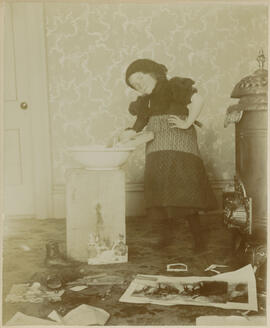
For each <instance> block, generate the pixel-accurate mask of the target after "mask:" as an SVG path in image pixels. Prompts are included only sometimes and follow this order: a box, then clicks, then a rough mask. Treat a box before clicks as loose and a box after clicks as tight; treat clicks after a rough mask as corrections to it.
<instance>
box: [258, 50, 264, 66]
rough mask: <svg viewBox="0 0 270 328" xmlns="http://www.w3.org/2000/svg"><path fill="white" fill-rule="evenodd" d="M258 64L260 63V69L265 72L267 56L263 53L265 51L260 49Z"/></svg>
mask: <svg viewBox="0 0 270 328" xmlns="http://www.w3.org/2000/svg"><path fill="white" fill-rule="evenodd" d="M257 62H258V63H259V68H260V69H261V70H263V67H264V63H265V56H264V53H263V49H260V51H259V56H258V57H257Z"/></svg>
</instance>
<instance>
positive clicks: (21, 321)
mask: <svg viewBox="0 0 270 328" xmlns="http://www.w3.org/2000/svg"><path fill="white" fill-rule="evenodd" d="M51 325H52V326H59V323H57V322H54V321H50V320H45V319H40V318H36V317H32V316H29V315H26V314H24V313H21V312H17V313H16V314H15V315H14V316H13V317H12V318H11V319H10V320H9V321H8V322H7V323H6V326H51Z"/></svg>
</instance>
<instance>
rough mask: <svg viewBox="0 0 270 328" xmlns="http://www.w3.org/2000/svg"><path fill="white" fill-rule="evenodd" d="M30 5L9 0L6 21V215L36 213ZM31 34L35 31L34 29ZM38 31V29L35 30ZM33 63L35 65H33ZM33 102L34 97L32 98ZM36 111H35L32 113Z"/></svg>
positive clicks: (23, 215) (25, 215) (32, 215)
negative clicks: (11, 2)
mask: <svg viewBox="0 0 270 328" xmlns="http://www.w3.org/2000/svg"><path fill="white" fill-rule="evenodd" d="M28 17H29V5H28V6H27V5H25V4H23V3H13V4H7V3H6V8H5V25H4V180H5V188H4V206H5V215H6V216H16V217H18V216H19V217H28V218H31V217H35V216H36V209H35V203H36V202H35V198H34V188H35V186H36V184H35V176H34V173H35V171H36V170H35V169H36V168H35V167H34V156H37V155H38V154H37V153H36V154H34V141H33V140H34V138H35V137H36V138H38V137H39V136H35V135H34V134H33V128H32V125H33V124H32V123H35V122H32V120H33V117H34V115H33V110H34V109H35V108H33V106H31V99H32V98H33V97H31V94H30V93H31V87H30V86H31V83H33V82H32V81H30V79H31V73H32V71H33V70H32V69H31V66H30V65H31V64H32V63H31V52H32V50H33V49H31V42H29V21H28ZM30 34H32V32H31V31H30ZM33 34H34V33H33ZM32 66H33V65H32ZM32 103H33V101H32ZM31 111H32V113H31Z"/></svg>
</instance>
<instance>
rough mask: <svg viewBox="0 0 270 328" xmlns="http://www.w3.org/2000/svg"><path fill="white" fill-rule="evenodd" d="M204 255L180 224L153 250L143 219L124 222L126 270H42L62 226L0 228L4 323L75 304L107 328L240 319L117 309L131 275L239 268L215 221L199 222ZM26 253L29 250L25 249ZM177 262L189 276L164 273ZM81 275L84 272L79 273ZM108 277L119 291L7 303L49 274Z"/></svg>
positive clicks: (184, 309) (154, 227)
mask: <svg viewBox="0 0 270 328" xmlns="http://www.w3.org/2000/svg"><path fill="white" fill-rule="evenodd" d="M202 225H203V233H204V235H205V239H206V240H207V243H208V246H207V252H206V253H204V254H203V255H202V254H198V255H196V254H194V252H193V250H192V240H191V235H190V233H189V229H188V226H187V225H186V224H185V222H183V221H182V222H179V225H178V226H177V229H175V234H174V236H172V241H173V244H172V245H171V246H169V247H167V248H166V249H163V250H160V249H159V248H157V247H156V245H157V240H158V235H159V226H158V224H157V222H150V221H148V220H145V218H144V217H136V218H127V244H128V246H129V262H128V263H125V264H113V265H101V266H88V265H86V264H79V265H76V266H73V267H71V268H64V269H57V268H54V269H50V268H47V267H46V266H45V264H44V259H45V245H46V243H47V242H48V241H49V240H51V239H53V240H56V241H58V242H59V243H60V248H61V251H62V252H63V253H65V220H30V219H29V220H10V221H7V222H6V223H4V241H3V323H5V322H6V321H7V320H9V319H10V318H11V317H12V316H13V315H14V314H15V313H16V312H17V311H20V312H23V313H25V314H27V315H33V316H36V317H39V318H47V315H48V314H49V313H50V312H51V311H52V310H57V311H59V313H61V314H63V315H64V314H65V313H67V312H68V311H70V310H71V309H73V308H75V307H76V306H78V305H80V304H83V303H84V304H89V305H93V306H96V307H100V308H102V309H104V310H106V311H107V312H109V313H110V315H111V316H110V319H109V321H108V322H107V325H140V326H144V325H177V326H179V325H181V326H182V325H195V319H196V317H198V316H201V315H239V312H237V311H236V310H233V311H232V310H222V309H218V308H214V307H201V306H180V305H178V306H168V307H165V306H158V305H150V304H149V305H148V304H128V303H120V302H119V298H120V297H121V295H122V294H123V293H124V291H125V290H126V288H127V287H128V285H129V283H130V282H131V281H132V279H133V278H134V277H135V275H136V274H138V273H140V274H163V275H174V276H177V275H178V276H184V275H188V276H191V275H205V276H210V275H213V274H212V273H210V272H205V271H204V269H205V268H206V267H208V266H209V265H210V264H213V263H215V264H227V265H228V266H229V267H228V269H227V270H224V271H223V272H226V271H232V270H234V269H236V268H238V267H240V266H241V265H242V264H241V263H240V262H239V261H238V260H236V259H235V258H234V257H232V255H231V254H232V252H231V233H230V232H229V231H228V230H227V229H226V228H225V227H224V225H223V223H222V219H221V217H219V216H215V215H211V216H204V217H202ZM27 247H29V248H27ZM176 262H182V263H186V264H187V265H188V269H189V270H188V272H180V273H179V272H178V273H177V272H173V273H172V272H166V265H167V264H169V263H176ZM82 270H83V272H82ZM104 272H106V273H109V274H114V275H119V276H121V277H123V279H124V283H123V284H122V285H114V286H92V287H91V288H89V289H87V292H85V291H84V292H81V293H78V292H77V293H75V292H68V293H65V294H64V295H63V296H62V301H61V302H56V303H46V302H45V303H41V304H34V303H14V304H11V303H6V302H5V301H4V299H5V296H6V295H7V293H8V292H9V290H10V288H11V286H12V285H13V284H18V283H27V282H34V281H39V282H41V283H42V282H44V279H45V278H46V277H47V275H48V274H51V273H57V274H59V275H60V276H61V278H62V280H63V281H64V282H68V281H72V280H74V279H76V278H78V277H80V276H82V275H90V274H93V275H94V274H99V273H104ZM257 314H262V315H263V314H264V303H263V300H260V299H259V313H257Z"/></svg>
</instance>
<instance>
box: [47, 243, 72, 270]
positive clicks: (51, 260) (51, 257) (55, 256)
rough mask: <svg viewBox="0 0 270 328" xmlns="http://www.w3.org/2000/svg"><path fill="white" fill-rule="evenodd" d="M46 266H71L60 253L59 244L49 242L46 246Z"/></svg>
mask: <svg viewBox="0 0 270 328" xmlns="http://www.w3.org/2000/svg"><path fill="white" fill-rule="evenodd" d="M45 265H47V266H51V265H61V266H67V265H70V263H69V262H67V261H66V259H65V258H64V256H63V255H62V254H61V253H60V250H59V244H58V243H57V242H56V241H53V240H51V241H49V242H48V243H47V244H46V258H45Z"/></svg>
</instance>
